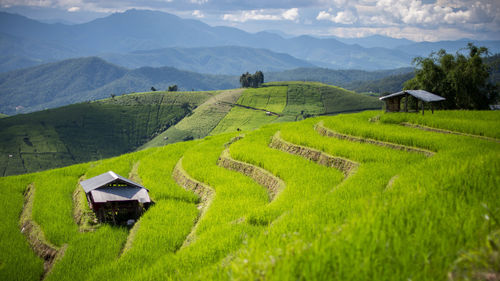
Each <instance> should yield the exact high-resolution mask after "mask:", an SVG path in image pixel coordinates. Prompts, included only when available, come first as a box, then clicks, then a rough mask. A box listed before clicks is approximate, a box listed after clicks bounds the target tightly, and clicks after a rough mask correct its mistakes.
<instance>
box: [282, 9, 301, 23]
mask: <svg viewBox="0 0 500 281" xmlns="http://www.w3.org/2000/svg"><path fill="white" fill-rule="evenodd" d="M281 16H282V17H283V19H285V20H291V21H296V20H297V19H298V18H299V9H297V8H291V9H290V10H286V11H284V12H283V13H282V14H281Z"/></svg>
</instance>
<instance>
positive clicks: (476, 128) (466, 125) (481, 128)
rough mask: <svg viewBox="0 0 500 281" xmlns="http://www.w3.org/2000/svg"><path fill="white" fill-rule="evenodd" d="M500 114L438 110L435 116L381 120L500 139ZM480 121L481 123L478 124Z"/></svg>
mask: <svg viewBox="0 0 500 281" xmlns="http://www.w3.org/2000/svg"><path fill="white" fill-rule="evenodd" d="M498 115H499V114H498V113H497V112H496V111H484V112H476V113H471V112H467V111H461V110H446V111H444V110H438V111H435V112H434V114H429V113H427V114H426V115H421V114H415V113H413V114H412V113H395V114H384V115H382V116H381V118H380V120H381V121H382V122H385V123H394V124H399V123H402V122H408V123H412V124H418V125H424V126H429V127H433V128H438V129H445V130H451V131H457V132H462V133H467V134H473V135H478V136H487V137H492V138H497V139H498V138H500V127H499V126H496V125H498V121H499V116H498ZM478 121H480V122H478Z"/></svg>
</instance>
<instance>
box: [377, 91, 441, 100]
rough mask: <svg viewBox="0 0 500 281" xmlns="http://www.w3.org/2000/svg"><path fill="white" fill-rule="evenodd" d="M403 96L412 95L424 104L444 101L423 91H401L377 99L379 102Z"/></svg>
mask: <svg viewBox="0 0 500 281" xmlns="http://www.w3.org/2000/svg"><path fill="white" fill-rule="evenodd" d="M405 94H409V95H412V96H414V97H415V98H417V99H419V100H423V101H425V102H433V101H442V100H445V98H443V97H441V96H438V95H435V94H433V93H429V92H427V91H424V90H406V91H401V92H397V93H394V94H390V95H387V96H383V97H380V98H379V99H380V100H384V99H387V98H392V97H396V96H402V95H405Z"/></svg>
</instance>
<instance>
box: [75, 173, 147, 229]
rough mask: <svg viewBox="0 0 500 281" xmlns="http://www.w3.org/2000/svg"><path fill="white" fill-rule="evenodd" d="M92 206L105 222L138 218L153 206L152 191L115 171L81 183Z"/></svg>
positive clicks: (116, 222) (118, 222) (121, 221)
mask: <svg viewBox="0 0 500 281" xmlns="http://www.w3.org/2000/svg"><path fill="white" fill-rule="evenodd" d="M80 185H81V186H82V188H83V190H84V191H85V194H86V196H87V201H88V204H89V207H90V208H91V209H92V210H93V211H94V213H95V214H96V216H97V218H98V219H99V221H101V222H113V223H114V224H120V223H124V222H126V221H129V220H131V219H132V220H137V219H138V218H139V216H140V215H141V214H142V212H143V211H144V210H145V209H147V208H148V207H149V205H150V204H151V199H150V198H149V194H148V192H149V190H148V189H147V188H145V187H144V186H142V185H140V184H138V183H135V182H133V181H131V180H129V179H126V178H124V177H122V176H120V175H118V174H116V173H114V172H113V171H109V172H107V173H104V174H101V175H98V176H96V177H93V178H91V179H88V180H85V181H82V182H81V183H80Z"/></svg>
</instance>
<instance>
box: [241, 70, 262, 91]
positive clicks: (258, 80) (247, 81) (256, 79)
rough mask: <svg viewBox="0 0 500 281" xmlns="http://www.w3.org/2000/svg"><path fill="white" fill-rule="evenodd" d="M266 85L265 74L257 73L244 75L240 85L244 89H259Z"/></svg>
mask: <svg viewBox="0 0 500 281" xmlns="http://www.w3.org/2000/svg"><path fill="white" fill-rule="evenodd" d="M262 83H264V73H262V71H257V72H255V74H253V75H252V74H250V73H248V72H247V73H244V74H242V75H241V76H240V84H241V87H242V88H248V87H252V88H258V87H260V85H261V84H262Z"/></svg>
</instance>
